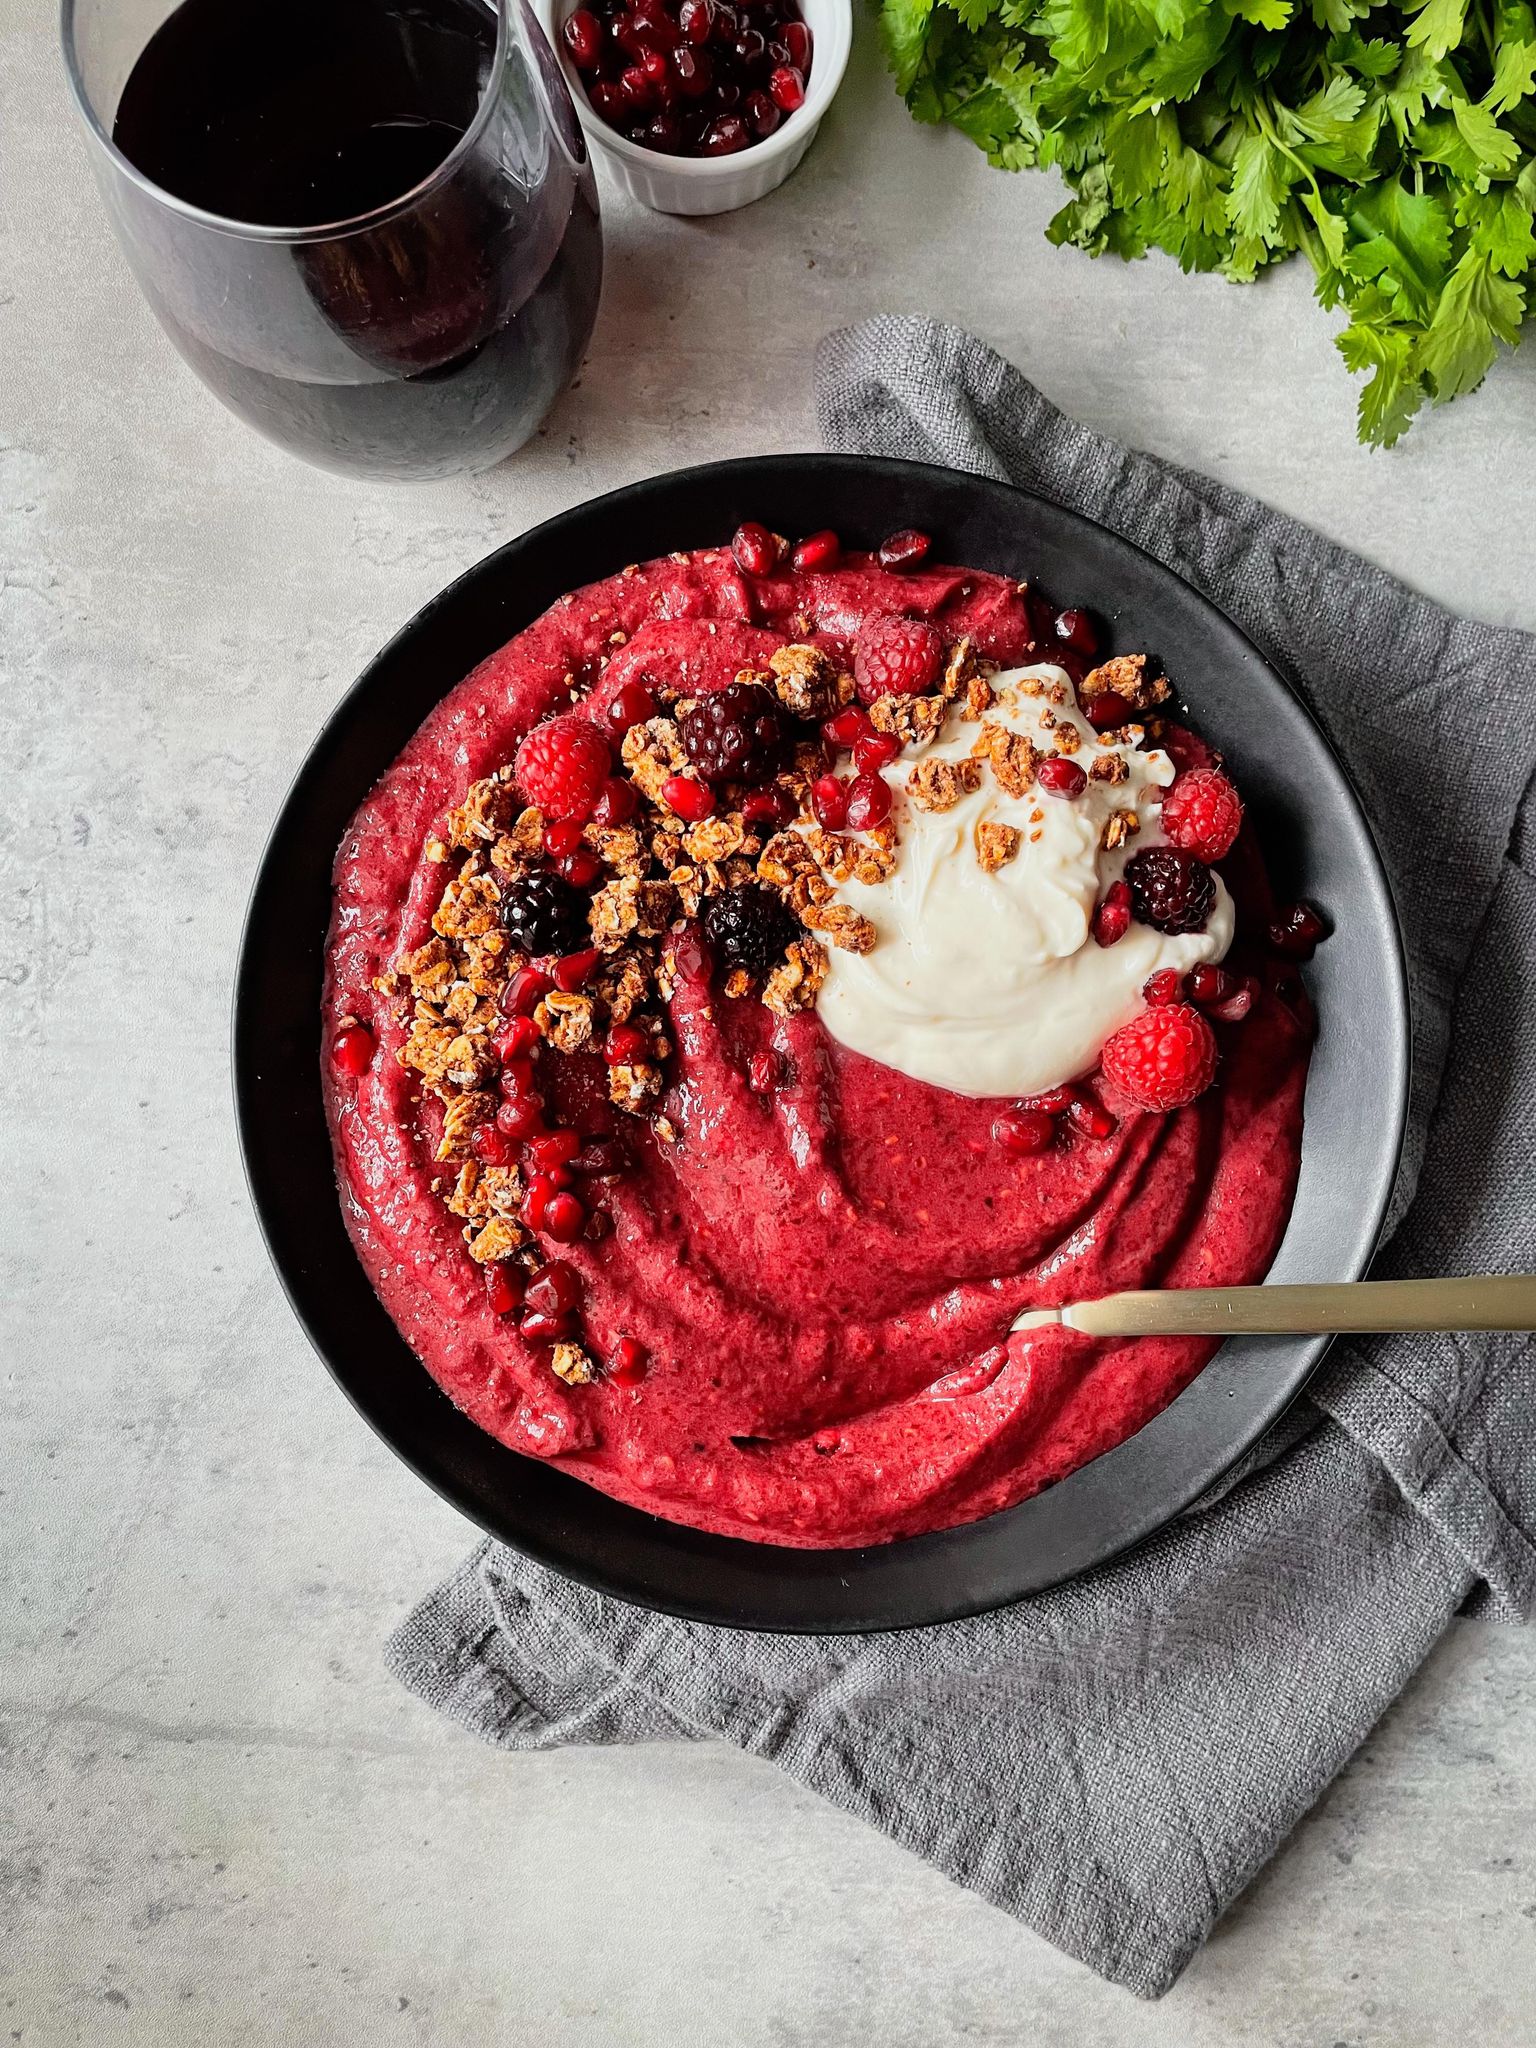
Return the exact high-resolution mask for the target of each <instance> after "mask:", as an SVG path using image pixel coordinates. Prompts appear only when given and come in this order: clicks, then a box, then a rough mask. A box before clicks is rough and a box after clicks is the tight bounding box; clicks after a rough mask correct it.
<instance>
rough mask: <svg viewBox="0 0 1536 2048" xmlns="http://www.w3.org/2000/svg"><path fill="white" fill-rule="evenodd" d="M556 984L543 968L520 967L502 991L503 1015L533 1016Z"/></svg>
mask: <svg viewBox="0 0 1536 2048" xmlns="http://www.w3.org/2000/svg"><path fill="white" fill-rule="evenodd" d="M554 985H555V984H554V983H553V982H552V981H551V980H550V978H549V976H548V975H547V974H545V973H544V972H543V971H542V970H541V969H539V968H537V967H519V969H518V970H517V972H516V974H514V975H513V976H512V978H511V980H510V981H509V982H508V983H507V985H506V987H505V988H504V989H503V990H502V992H501V1008H502V1013H503V1015H504V1016H508V1017H531V1016H532V1015H533V1013H534V1011H535V1010H536V1009H537V1008H538V1007H539V1004H540V1003H542V1002H543V1000H544V998H545V997H546V996H547V995H548V994H549V992H550V990H551V989H552V988H553V987H554Z"/></svg>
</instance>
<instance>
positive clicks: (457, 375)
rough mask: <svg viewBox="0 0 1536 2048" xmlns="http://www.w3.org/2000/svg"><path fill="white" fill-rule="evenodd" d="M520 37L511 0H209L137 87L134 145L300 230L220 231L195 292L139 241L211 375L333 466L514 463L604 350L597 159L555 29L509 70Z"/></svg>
mask: <svg viewBox="0 0 1536 2048" xmlns="http://www.w3.org/2000/svg"><path fill="white" fill-rule="evenodd" d="M519 4H520V0H519ZM496 42H497V35H496V15H495V12H494V11H493V9H492V8H491V7H490V6H489V5H487V4H486V0H183V4H182V5H181V6H179V7H178V8H177V9H176V11H175V12H174V13H173V14H171V15H170V16H169V17H168V18H167V20H166V21H165V22H164V23H163V25H162V26H161V27H160V28H159V30H157V32H156V33H155V35H154V36H153V37H152V38H151V40H150V41H149V43H148V44H147V45H146V47H145V49H144V51H143V53H142V54H141V56H140V57H139V60H138V62H137V64H136V65H135V66H134V68H133V70H132V72H131V73H130V75H129V78H128V81H127V83H126V85H125V86H124V89H123V94H122V98H121V100H120V102H119V105H118V109H117V116H116V121H115V123H114V129H113V139H114V141H115V142H116V144H117V146H118V148H119V149H120V150H121V151H122V153H123V155H124V156H125V157H127V159H128V160H129V162H130V163H132V164H133V165H134V167H135V168H136V169H137V170H138V171H140V172H141V173H142V174H143V175H144V176H145V177H146V178H148V179H149V180H151V181H152V182H153V184H154V185H156V186H157V187H158V188H159V189H160V190H161V191H162V192H166V193H169V194H171V195H172V196H173V197H174V198H175V199H177V200H180V201H182V202H184V203H185V204H186V205H188V206H192V207H196V208H198V209H200V210H201V211H202V212H203V213H205V214H212V215H215V216H217V217H218V218H219V219H220V220H222V221H224V222H230V223H241V224H245V225H248V226H249V227H251V228H252V229H256V230H268V231H274V230H275V231H283V230H286V231H288V232H287V233H282V232H277V233H273V232H268V233H266V234H261V233H253V234H249V235H245V234H240V233H231V234H219V233H216V232H202V233H200V234H199V235H198V236H197V238H196V240H195V241H191V242H189V248H190V249H191V250H192V253H193V255H194V257H195V273H194V274H192V275H191V276H189V274H188V273H189V269H191V268H193V266H189V264H188V262H187V260H186V257H185V255H183V256H182V259H181V261H180V262H179V263H178V265H177V266H176V270H175V275H174V287H175V288H174V291H173V290H171V289H168V288H167V285H168V282H169V281H170V280H169V278H168V276H167V274H164V273H162V272H161V270H160V269H159V268H158V267H157V266H156V265H154V264H152V263H149V262H147V261H145V260H144V258H143V255H142V252H141V251H138V250H136V249H135V248H134V245H133V242H132V240H130V251H131V253H133V254H134V255H135V261H136V267H137V268H138V269H139V273H140V279H141V282H142V283H143V284H144V287H145V289H146V291H147V292H148V294H149V297H150V300H151V302H152V304H153V305H154V307H155V310H156V312H157V313H158V314H159V316H160V318H161V320H162V322H163V324H164V325H165V326H166V328H167V329H168V331H169V332H170V334H171V336H172V339H173V340H174V341H175V342H176V344H177V346H178V347H179V348H180V349H181V351H182V353H183V354H184V355H185V356H186V357H187V358H188V360H189V361H190V362H191V363H192V364H193V366H194V368H195V369H197V371H198V372H199V374H200V375H201V376H203V377H204V379H205V380H206V381H207V382H208V383H209V384H210V385H212V386H213V388H214V389H215V390H216V391H217V392H218V393H219V394H220V396H221V397H223V398H224V400H225V401H226V403H228V404H229V405H230V406H231V407H233V409H234V410H235V411H236V412H238V413H240V414H242V415H243V416H244V417H245V418H247V419H249V420H250V421H252V422H253V424H255V425H256V426H258V427H260V428H261V429H262V430H263V431H264V432H266V433H268V434H269V435H271V436H272V437H273V438H274V439H276V440H279V441H282V442H284V443H285V444H286V445H288V446H290V447H293V448H296V449H298V450H299V452H301V453H304V454H307V455H309V456H311V457H312V458H313V459H315V460H319V461H322V462H329V463H332V464H333V465H335V466H337V467H341V468H345V469H351V470H359V469H361V470H364V471H367V472H370V473H373V474H377V475H394V476H429V475H435V474H444V473H447V472H449V471H453V470H458V469H462V468H464V467H466V466H474V465H475V464H477V463H478V464H482V465H483V464H484V463H487V462H491V461H495V460H497V459H499V457H500V456H502V455H504V454H506V453H509V452H510V450H511V449H513V448H515V447H517V446H518V445H519V444H520V443H521V442H522V441H524V440H525V439H526V438H527V437H528V435H529V434H530V433H531V432H532V431H533V430H534V428H535V427H536V426H537V425H538V422H539V421H540V420H541V419H542V418H543V416H544V413H545V412H546V411H547V410H548V407H549V405H550V404H551V403H552V401H553V399H554V398H555V396H556V395H557V394H558V392H559V391H560V390H562V389H563V388H564V386H565V385H566V383H568V382H569V380H570V377H571V375H572V374H573V373H574V371H575V369H576V367H577V364H578V363H579V361H580V357H581V352H582V350H583V348H584V347H585V345H586V342H587V339H588V337H589V335H590V333H591V328H592V322H593V319H594V317H595V315H596V309H597V298H598V293H599V289H600V285H601V277H602V254H601V232H600V229H599V226H598V217H597V201H596V196H595V191H594V188H593V183H592V177H591V170H590V166H589V164H588V163H587V160H586V155H585V149H584V146H583V144H582V141H581V134H580V129H579V126H578V125H577V123H576V120H575V116H574V114H573V112H572V110H571V108H570V102H569V98H568V96H567V94H566V92H565V88H564V84H563V81H562V80H561V79H560V76H559V72H558V69H557V67H556V66H555V64H554V63H553V60H552V59H551V58H550V56H549V52H548V50H547V49H546V48H545V47H544V45H543V44H542V41H541V40H540V39H539V38H538V31H537V30H532V31H531V35H530V36H529V37H528V39H527V40H526V41H525V40H524V39H523V38H522V37H520V36H513V37H512V40H511V46H510V48H509V50H508V54H507V66H506V74H505V77H504V78H498V77H497V76H496V75H495V74H496V73H497V61H496ZM488 95H489V96H490V98H491V101H492V104H491V105H490V106H489V107H486V106H485V105H484V103H485V102H486V100H487V97H488ZM466 138H468V139H467V140H466ZM456 151H457V152H459V154H458V155H457V156H455V152H456ZM450 158H453V159H454V160H453V162H452V163H450V162H449V159H450ZM434 174H437V175H436V176H434ZM418 188H420V189H418ZM295 230H313V231H314V232H313V233H309V232H304V233H298V234H295V233H294V232H293V231H295ZM163 239H164V236H163V234H162V240H163Z"/></svg>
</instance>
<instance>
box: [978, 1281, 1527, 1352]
mask: <svg viewBox="0 0 1536 2048" xmlns="http://www.w3.org/2000/svg"><path fill="white" fill-rule="evenodd" d="M1047 1317H1049V1319H1050V1320H1051V1321H1053V1322H1055V1321H1060V1322H1062V1323H1064V1324H1065V1325H1066V1326H1067V1328H1068V1329H1072V1330H1084V1331H1087V1332H1089V1333H1090V1334H1091V1335H1093V1336H1096V1337H1146V1336H1180V1337H1234V1336H1239V1335H1242V1334H1245V1333H1246V1334H1251V1335H1255V1336H1286V1335H1290V1334H1292V1333H1296V1332H1301V1333H1309V1332H1313V1331H1324V1330H1356V1331H1364V1330H1536V1273H1493V1274H1472V1275H1469V1276H1468V1277H1466V1278H1464V1279H1457V1280H1355V1281H1350V1282H1346V1283H1343V1284H1337V1283H1335V1284H1330V1285H1326V1286H1282V1287H1187V1288H1169V1289H1167V1290H1166V1291H1163V1292H1160V1293H1146V1294H1108V1295H1105V1296H1104V1298H1103V1299H1102V1300H1101V1301H1080V1302H1075V1303H1073V1304H1072V1305H1071V1306H1070V1307H1067V1308H1063V1309H1061V1310H1059V1311H1052V1310H1046V1311H1038V1312H1037V1313H1036V1315H1035V1316H1034V1317H1032V1318H1029V1319H1028V1320H1026V1318H1024V1317H1021V1318H1020V1319H1019V1322H1018V1323H1017V1324H1016V1325H1015V1328H1023V1327H1028V1325H1029V1322H1030V1321H1037V1322H1043V1321H1045V1320H1046V1319H1047Z"/></svg>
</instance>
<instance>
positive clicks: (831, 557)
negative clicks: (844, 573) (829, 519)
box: [789, 527, 843, 571]
mask: <svg viewBox="0 0 1536 2048" xmlns="http://www.w3.org/2000/svg"><path fill="white" fill-rule="evenodd" d="M842 558H843V544H842V542H841V541H840V540H839V539H838V537H837V535H836V534H835V533H834V532H833V531H832V529H831V528H830V527H823V528H822V530H821V532H820V533H808V534H807V535H806V537H805V539H804V540H803V541H801V543H800V545H799V546H798V547H797V548H796V549H795V551H794V553H793V554H792V555H791V556H790V558H789V566H790V567H791V568H792V569H798V570H801V571H804V570H808V569H835V568H836V567H837V565H838V563H839V562H840V561H841V560H842Z"/></svg>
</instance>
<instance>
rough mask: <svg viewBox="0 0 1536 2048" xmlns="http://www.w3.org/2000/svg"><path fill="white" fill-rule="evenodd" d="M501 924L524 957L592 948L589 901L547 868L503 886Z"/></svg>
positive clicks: (576, 951) (504, 883) (561, 953)
mask: <svg viewBox="0 0 1536 2048" xmlns="http://www.w3.org/2000/svg"><path fill="white" fill-rule="evenodd" d="M501 921H502V923H503V924H504V925H505V926H506V929H507V936H508V937H509V938H510V939H511V941H512V943H513V945H514V946H516V948H517V949H518V951H519V952H520V953H528V954H530V955H533V956H534V957H538V956H540V955H543V954H548V953H553V954H555V955H557V956H558V955H563V954H566V953H579V952H580V951H581V949H582V948H583V947H584V946H588V945H590V944H591V942H592V941H591V935H590V933H589V931H588V928H587V898H586V897H585V896H584V895H583V894H582V893H581V891H580V890H579V889H573V888H572V886H571V884H570V883H569V882H565V881H562V880H561V878H560V877H559V875H552V874H551V873H550V872H549V870H548V869H547V868H540V869H538V870H537V871H536V872H535V873H534V874H531V875H524V876H523V878H522V880H521V881H517V882H503V883H502V885H501Z"/></svg>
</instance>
